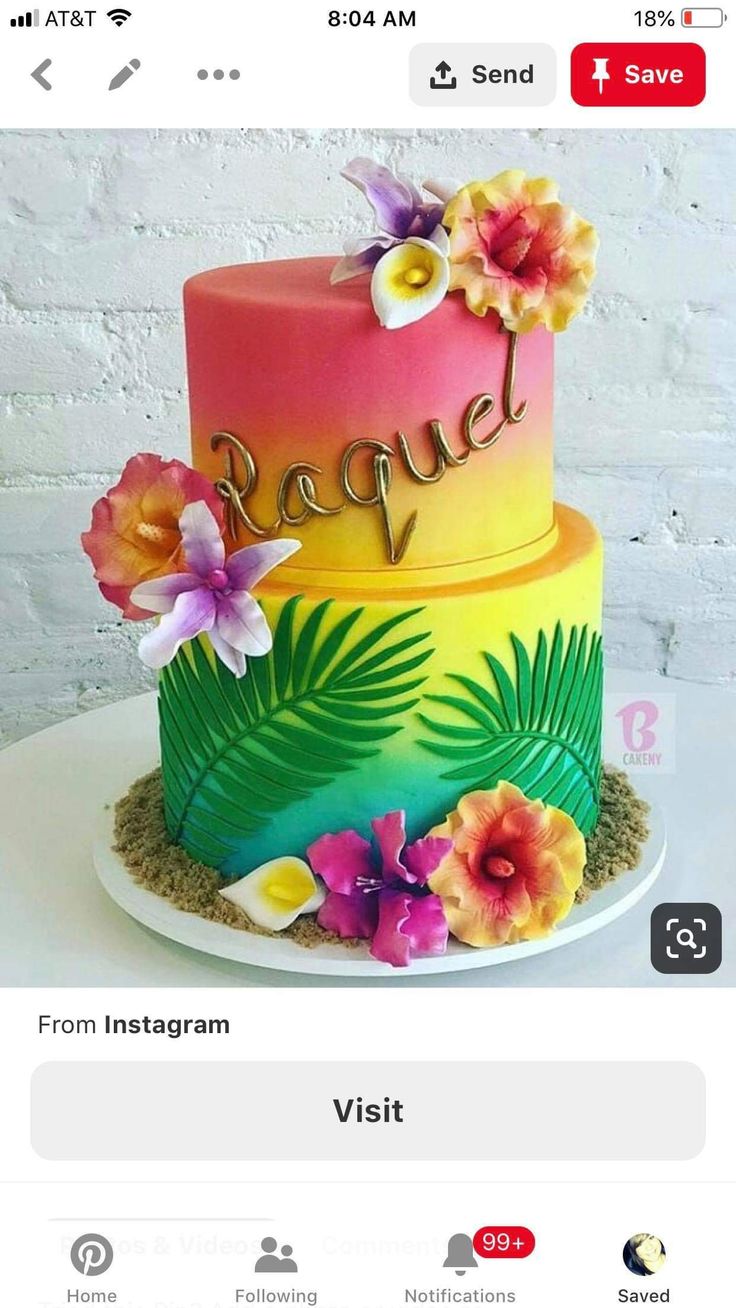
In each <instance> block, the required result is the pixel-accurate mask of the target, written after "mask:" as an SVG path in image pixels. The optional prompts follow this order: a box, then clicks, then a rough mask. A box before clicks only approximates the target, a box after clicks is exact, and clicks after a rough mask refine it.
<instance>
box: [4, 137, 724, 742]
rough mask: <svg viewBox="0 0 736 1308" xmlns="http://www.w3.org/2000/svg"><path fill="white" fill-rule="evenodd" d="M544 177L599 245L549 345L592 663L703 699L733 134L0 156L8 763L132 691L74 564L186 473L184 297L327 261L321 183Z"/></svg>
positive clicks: (329, 192)
mask: <svg viewBox="0 0 736 1308" xmlns="http://www.w3.org/2000/svg"><path fill="white" fill-rule="evenodd" d="M359 153H364V154H372V155H375V156H377V157H380V158H382V159H383V160H385V161H386V162H388V163H391V164H393V165H397V166H399V167H400V168H401V169H403V170H404V171H406V172H407V173H411V174H412V175H414V176H415V177H417V178H421V177H422V176H427V175H429V176H431V175H434V176H451V177H458V178H460V179H465V178H471V177H474V176H479V175H486V176H488V175H491V174H492V173H493V172H496V171H499V170H500V169H502V168H505V167H509V166H520V167H524V168H527V169H529V170H531V171H533V172H544V173H549V174H551V175H552V176H555V177H556V178H557V179H558V180H559V181H560V183H561V184H562V187H563V194H564V197H565V198H566V199H569V201H570V202H571V203H573V204H574V205H575V206H576V207H577V208H578V209H579V210H580V211H581V212H582V213H584V214H585V215H586V216H587V217H590V218H591V219H592V220H594V221H595V223H596V224H597V226H598V227H599V229H600V232H601V236H602V241H603V245H602V254H601V263H600V274H599V278H598V281H597V284H596V288H595V293H594V295H593V297H592V299H591V302H590V305H589V308H588V310H587V312H586V317H585V320H584V321H580V322H578V323H576V324H575V326H574V328H573V329H572V330H571V331H570V332H569V334H568V335H567V336H565V337H563V338H561V339H560V341H559V347H558V385H557V461H558V494H559V496H560V498H563V499H567V500H569V501H570V502H571V503H573V504H576V505H578V506H579V507H580V508H582V509H584V510H585V511H587V512H589V513H590V514H591V516H593V517H594V518H595V519H596V520H597V521H598V523H599V524H600V526H601V528H602V530H603V532H604V533H605V536H606V543H607V559H608V564H607V582H606V608H607V639H608V653H609V658H610V659H611V660H612V661H615V662H616V663H619V664H624V665H627V666H629V667H637V668H642V669H653V668H657V669H660V670H662V671H664V672H667V673H670V674H672V675H675V676H681V677H686V678H691V679H693V680H697V681H721V682H724V683H729V684H733V683H734V668H735V667H736V584H735V583H736V449H735V446H734V439H733V438H734V414H736V370H735V369H734V362H735V355H736V315H735V314H734V305H735V304H736V240H735V239H734V233H733V226H732V223H733V219H734V183H733V178H734V176H736V134H734V133H728V132H687V133H685V132H682V133H675V132H661V131H660V132H603V131H602V132H599V133H592V132H582V131H580V132H571V131H568V132H542V131H523V132H522V131H498V132H481V131H478V132H474V131H424V132H418V131H398V132H393V133H387V132H375V133H367V132H353V131H325V132H301V131H295V132H269V131H259V132H248V133H246V132H240V131H231V132H154V131H151V132H68V131H65V132H52V131H44V132H4V133H2V134H0V208H1V209H2V211H3V212H2V219H3V225H2V237H1V238H0V256H1V257H0V421H1V423H2V430H1V434H0V478H1V480H0V741H8V740H11V739H13V738H15V737H17V736H20V735H22V734H24V733H26V732H28V731H32V730H34V729H36V728H38V727H41V726H44V725H46V724H48V723H50V722H53V721H55V720H56V719H58V718H61V717H64V716H66V715H68V714H71V713H75V712H78V711H79V710H81V709H85V708H88V707H92V706H94V705H96V704H101V703H105V702H106V701H108V700H111V699H115V698H118V697H121V696H124V695H126V694H129V693H132V692H135V691H138V690H141V689H143V688H144V687H145V686H146V685H147V684H148V675H147V674H146V672H145V671H144V669H143V668H142V666H141V665H140V664H139V662H138V660H137V657H136V654H135V642H136V639H137V636H138V634H139V632H138V631H137V630H136V629H135V627H134V626H133V625H132V624H122V623H120V622H118V621H116V614H117V610H115V609H113V608H112V607H111V606H109V605H107V604H105V603H104V602H103V601H102V600H101V598H100V597H99V596H98V594H97V592H96V588H95V586H94V584H93V582H92V579H91V574H90V569H89V565H88V564H87V562H86V560H85V559H84V558H83V556H82V555H81V552H80V548H79V543H78V538H79V532H80V531H81V530H83V529H84V527H86V525H87V523H88V518H89V509H90V506H91V504H92V502H93V501H94V500H95V499H96V498H97V497H98V496H99V494H100V493H101V492H102V491H103V490H104V489H105V488H106V487H107V486H108V485H109V484H110V483H111V481H112V480H114V479H115V478H116V476H117V473H118V472H119V469H120V467H121V466H122V464H123V462H124V461H125V459H126V458H127V457H128V456H129V455H130V454H132V453H134V452H135V451H136V450H140V449H150V450H157V451H159V452H161V453H162V454H164V455H165V456H168V457H171V456H172V455H178V456H179V457H182V458H186V457H187V453H188V438H187V420H186V407H185V401H184V384H185V378H184V364H183V349H182V333H181V319H180V293H181V284H182V282H183V281H184V279H185V278H186V277H187V276H189V275H190V274H191V273H194V272H196V271H199V270H201V269H203V268H208V267H213V266H215V265H217V264H222V263H234V262H242V261H244V260H248V259H262V258H266V257H269V256H284V255H297V254H316V253H330V252H334V251H336V250H338V249H339V246H340V244H341V241H342V239H343V238H344V237H345V236H346V235H349V234H351V233H358V232H362V231H364V230H365V228H366V222H367V211H366V210H364V208H363V207H362V205H361V203H360V200H359V197H358V196H357V194H356V193H355V192H353V191H352V189H351V188H350V187H349V186H347V184H346V183H344V182H343V181H341V179H340V177H339V169H340V166H341V165H342V164H343V162H345V161H346V160H347V159H349V158H350V157H351V156H353V155H355V154H359Z"/></svg>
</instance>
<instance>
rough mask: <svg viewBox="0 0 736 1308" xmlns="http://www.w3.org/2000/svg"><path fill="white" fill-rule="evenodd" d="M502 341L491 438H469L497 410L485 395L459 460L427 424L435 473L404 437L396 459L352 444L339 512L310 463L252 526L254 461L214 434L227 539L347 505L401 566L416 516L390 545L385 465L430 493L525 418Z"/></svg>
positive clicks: (467, 422) (374, 443)
mask: <svg viewBox="0 0 736 1308" xmlns="http://www.w3.org/2000/svg"><path fill="white" fill-rule="evenodd" d="M502 330H505V329H502ZM506 334H507V336H508V346H507V350H506V364H505V370H504V379H503V417H502V418H501V421H500V422H498V423H497V424H496V426H495V427H494V428H493V430H492V431H491V432H489V433H488V435H487V436H483V437H481V436H479V435H477V434H476V429H477V428H478V427H479V426H480V424H481V423H482V422H485V421H486V419H487V418H490V417H491V416H492V414H493V413H494V410H495V407H496V400H495V397H494V396H493V395H489V394H483V395H476V397H475V399H474V400H472V401H471V402H470V404H469V405H468V407H467V409H466V411H465V415H464V417H463V426H462V431H463V437H464V440H465V444H466V445H467V449H466V450H464V451H463V453H462V454H457V453H455V451H454V450H453V449H452V448H451V446H450V442H449V440H448V438H447V435H446V433H445V429H444V427H443V425H442V423H441V422H440V421H439V420H438V419H436V418H434V419H432V421H431V422H429V423H428V424H427V425H428V428H429V434H430V438H431V443H432V449H433V450H434V467H433V468H432V469H431V471H429V472H422V471H421V469H420V468H419V466H418V464H417V462H416V459H415V458H414V454H413V452H412V449H411V445H410V444H409V440H408V438H407V436H406V434H405V433H404V432H403V431H400V432H398V433H397V439H398V445H399V448H398V451H397V450H395V449H394V448H393V447H392V446H391V445H387V444H386V443H385V442H384V441H378V440H371V439H368V438H366V439H361V440H357V441H353V442H352V443H351V444H350V445H348V447H347V449H346V450H345V452H344V454H343V456H342V459H341V462H340V487H341V489H342V492H343V495H344V497H345V499H344V501H343V503H342V504H338V505H335V506H331V505H327V504H322V503H320V500H319V495H318V491H317V485H316V482H315V480H314V476H320V475H321V474H322V469H321V468H319V467H318V466H317V464H316V463H306V462H298V463H291V464H289V466H288V468H286V469H285V470H284V472H283V473H282V476H281V479H280V481H279V487H278V491H277V495H276V507H277V511H278V517H277V519H276V521H275V522H274V523H273V524H272V525H271V526H270V527H264V526H262V525H261V524H260V523H258V522H256V520H255V519H254V517H253V515H252V514H251V513H250V512H249V510H248V508H247V501H248V499H249V498H250V497H251V496H252V495H253V494H254V492H255V490H256V487H257V485H258V467H257V464H256V461H255V459H254V457H253V455H252V454H251V452H250V450H249V449H248V447H247V445H244V444H243V443H242V441H240V440H239V439H238V437H237V436H233V435H232V433H231V432H226V431H218V432H215V434H214V436H213V437H212V439H211V441H210V445H211V447H212V449H213V450H217V449H219V448H220V446H221V445H224V446H226V447H227V449H226V464H225V476H224V477H220V478H219V479H218V480H217V481H216V482H215V488H216V490H217V492H218V494H219V495H220V496H221V498H222V499H223V500H224V501H225V506H226V507H225V518H226V526H227V529H228V531H229V532H230V534H231V536H232V537H233V538H234V539H236V540H237V531H238V523H242V525H243V526H244V527H245V528H246V529H247V530H248V531H249V532H251V533H252V535H254V536H259V537H264V536H275V535H276V534H277V532H279V531H280V530H281V528H282V527H283V526H287V527H301V526H303V525H304V523H306V522H308V521H309V519H310V518H312V517H320V518H332V517H334V516H335V515H336V514H338V513H342V511H343V509H344V508H346V506H347V504H356V505H358V506H360V508H366V509H368V508H377V509H378V510H379V512H380V514H381V525H382V529H383V536H384V540H385V543H386V553H387V555H388V558H389V560H390V562H391V563H400V562H401V560H402V559H403V557H404V555H405V554H406V551H407V549H408V546H409V543H410V541H411V538H412V536H413V534H414V530H415V528H416V525H417V513H416V511H415V512H414V513H412V514H411V515H410V517H409V518H408V520H407V522H406V524H405V526H404V529H403V531H402V533H401V536H400V538H399V539H398V540H397V537H396V533H395V531H394V524H393V520H392V517H391V509H390V505H389V496H390V492H391V484H392V480H393V471H394V465H393V463H392V459H394V458H396V457H397V455H398V456H399V457H400V459H401V462H402V463H403V465H404V467H405V469H406V471H407V473H408V474H409V476H410V477H411V478H412V479H413V480H414V481H416V482H419V483H420V484H421V485H431V484H432V483H434V482H438V481H440V480H441V479H442V477H444V475H445V473H446V472H447V469H448V468H462V467H463V466H464V465H465V464H466V463H467V461H468V459H469V457H470V455H471V454H472V452H473V451H474V450H489V449H491V447H492V446H493V445H495V444H496V441H497V440H498V439H499V438H500V436H501V434H502V432H503V431H505V429H506V427H507V426H508V424H509V423H512V424H517V423H520V422H523V420H524V418H525V417H526V414H527V410H528V407H529V406H528V402H527V401H526V400H524V401H523V402H522V403H521V404H520V405H519V406H518V408H516V407H515V400H514V390H515V387H516V364H517V353H518V346H519V338H518V336H517V334H516V333H515V332H508V333H506ZM361 450H366V451H368V452H369V457H368V459H367V463H366V469H367V471H368V475H369V482H368V486H367V488H366V489H367V493H362V492H361V491H360V490H357V489H356V487H355V484H354V479H353V478H354V473H353V463H354V460H355V457H356V455H357V454H358V453H359V452H360V451H361ZM234 454H235V455H237V457H238V459H239V460H240V464H241V465H242V467H241V469H240V478H238V475H237V472H236V466H235V459H234V457H233V456H234ZM312 474H314V476H313V475H312Z"/></svg>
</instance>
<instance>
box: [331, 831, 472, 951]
mask: <svg viewBox="0 0 736 1308" xmlns="http://www.w3.org/2000/svg"><path fill="white" fill-rule="evenodd" d="M371 827H372V828H373V835H374V837H375V843H376V849H375V851H374V848H373V845H372V844H371V842H370V841H369V840H365V839H364V838H363V837H362V836H361V835H359V834H358V832H357V831H340V832H338V833H337V834H336V835H326V836H320V838H319V840H316V841H315V842H314V844H312V845H310V846H309V848H308V850H307V858H308V859H309V862H310V863H311V865H312V867H313V869H314V871H315V872H316V873H317V874H318V876H320V877H322V879H323V881H324V882H325V884H326V885H327V888H328V891H329V894H328V895H327V898H326V900H325V902H324V904H323V905H322V908H321V909H320V910H319V914H318V916H317V921H318V922H319V925H320V926H321V927H324V929H325V930H326V931H334V932H336V933H337V935H339V936H342V937H343V938H359V939H363V940H370V941H371V948H370V952H371V954H372V955H373V957H374V958H377V959H379V960H380V961H381V962H384V963H391V964H392V965H393V966H394V967H407V966H408V964H409V963H410V962H411V960H412V958H415V957H417V955H420V954H444V952H445V949H446V947H447V922H446V920H445V914H444V912H443V909H442V901H441V900H440V899H439V898H438V897H437V895H433V894H430V893H429V892H428V891H427V889H426V886H427V881H428V879H429V877H430V876H431V874H432V873H433V872H434V871H435V869H436V868H437V867H438V866H439V864H440V862H441V860H442V859H443V858H444V857H445V856H446V855H447V854H448V853H450V851H451V850H452V840H451V839H449V838H447V837H438V836H434V835H429V836H424V837H423V838H422V839H421V840H415V841H414V842H413V844H410V845H407V843H406V814H405V813H404V812H403V810H397V811H396V812H393V813H386V814H385V815H384V817H380V818H374V820H373V822H371Z"/></svg>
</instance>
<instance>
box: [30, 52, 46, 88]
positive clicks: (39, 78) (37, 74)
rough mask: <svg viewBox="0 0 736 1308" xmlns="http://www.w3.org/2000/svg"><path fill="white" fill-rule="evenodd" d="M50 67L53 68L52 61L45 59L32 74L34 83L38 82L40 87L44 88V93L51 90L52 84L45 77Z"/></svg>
mask: <svg viewBox="0 0 736 1308" xmlns="http://www.w3.org/2000/svg"><path fill="white" fill-rule="evenodd" d="M50 67H51V60H50V59H44V61H43V63H42V64H39V65H38V68H34V70H33V72H32V73H31V77H32V78H33V80H34V82H38V85H39V86H42V87H43V89H44V91H50V90H51V83H50V82H47V81H46V78H45V77H44V75H43V74H44V73H45V72H46V69H47V68H50Z"/></svg>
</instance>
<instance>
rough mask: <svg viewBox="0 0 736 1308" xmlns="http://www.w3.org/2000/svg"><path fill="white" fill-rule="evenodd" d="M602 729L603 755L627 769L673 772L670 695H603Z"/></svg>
mask: <svg viewBox="0 0 736 1308" xmlns="http://www.w3.org/2000/svg"><path fill="white" fill-rule="evenodd" d="M604 731H605V757H606V759H608V760H610V762H612V763H616V764H617V765H618V766H619V767H622V768H624V769H625V770H626V771H627V772H674V770H675V696H674V695H672V694H659V693H658V692H657V693H649V694H647V693H644V694H641V695H606V700H605V722H604Z"/></svg>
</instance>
